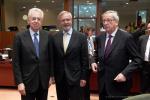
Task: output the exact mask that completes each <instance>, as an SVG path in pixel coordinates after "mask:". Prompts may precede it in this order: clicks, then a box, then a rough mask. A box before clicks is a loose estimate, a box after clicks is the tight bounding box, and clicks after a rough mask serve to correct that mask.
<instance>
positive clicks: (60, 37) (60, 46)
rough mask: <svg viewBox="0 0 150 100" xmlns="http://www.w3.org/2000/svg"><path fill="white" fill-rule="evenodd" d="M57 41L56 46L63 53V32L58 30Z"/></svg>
mask: <svg viewBox="0 0 150 100" xmlns="http://www.w3.org/2000/svg"><path fill="white" fill-rule="evenodd" d="M57 35H58V36H57V40H58V41H57V42H58V46H59V48H60V52H61V53H62V54H63V55H64V46H63V32H62V31H61V32H59V33H57Z"/></svg>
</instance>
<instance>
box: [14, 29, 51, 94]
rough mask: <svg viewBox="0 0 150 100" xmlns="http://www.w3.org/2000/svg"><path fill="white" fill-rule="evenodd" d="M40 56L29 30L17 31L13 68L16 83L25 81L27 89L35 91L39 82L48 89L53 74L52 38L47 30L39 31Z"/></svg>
mask: <svg viewBox="0 0 150 100" xmlns="http://www.w3.org/2000/svg"><path fill="white" fill-rule="evenodd" d="M39 38H40V42H39V46H40V47H39V48H40V54H39V58H38V57H37V56H36V52H35V48H34V44H33V41H32V38H31V35H30V32H29V30H27V31H24V32H22V33H17V34H16V36H15V38H14V44H13V69H14V76H15V80H16V84H17V85H18V84H20V83H24V84H25V88H26V91H29V92H34V91H36V90H37V89H38V86H39V82H40V83H41V84H42V87H43V88H44V89H48V83H49V78H50V74H51V75H52V74H53V73H52V70H51V68H52V65H53V59H52V42H51V41H52V39H51V36H49V35H48V33H47V32H46V31H43V30H40V31H39Z"/></svg>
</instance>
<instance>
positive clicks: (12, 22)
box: [4, 0, 17, 31]
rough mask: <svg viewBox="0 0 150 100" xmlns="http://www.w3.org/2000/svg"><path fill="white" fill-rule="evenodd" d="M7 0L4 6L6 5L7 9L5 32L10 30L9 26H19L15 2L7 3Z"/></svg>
mask: <svg viewBox="0 0 150 100" xmlns="http://www.w3.org/2000/svg"><path fill="white" fill-rule="evenodd" d="M5 1H6V0H4V4H5V6H4V7H5V8H4V12H5V15H4V16H5V30H6V31H7V30H8V27H9V26H17V22H16V21H17V20H16V18H17V14H16V12H15V7H14V4H13V2H9V3H6V2H5Z"/></svg>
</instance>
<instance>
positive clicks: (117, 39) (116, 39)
mask: <svg viewBox="0 0 150 100" xmlns="http://www.w3.org/2000/svg"><path fill="white" fill-rule="evenodd" d="M118 31H119V30H118ZM118 31H117V32H116V34H115V37H114V39H113V42H112V44H111V47H110V50H109V53H108V56H110V54H111V52H112V50H113V49H114V48H115V46H116V45H117V44H118V43H120V42H119V41H120V38H119V37H120V34H119V32H118Z"/></svg>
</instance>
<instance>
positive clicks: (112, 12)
mask: <svg viewBox="0 0 150 100" xmlns="http://www.w3.org/2000/svg"><path fill="white" fill-rule="evenodd" d="M107 14H110V15H111V16H112V18H113V19H114V20H115V21H117V22H119V16H118V12H117V11H114V10H108V11H106V12H104V13H103V14H102V17H104V16H105V15H107Z"/></svg>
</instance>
